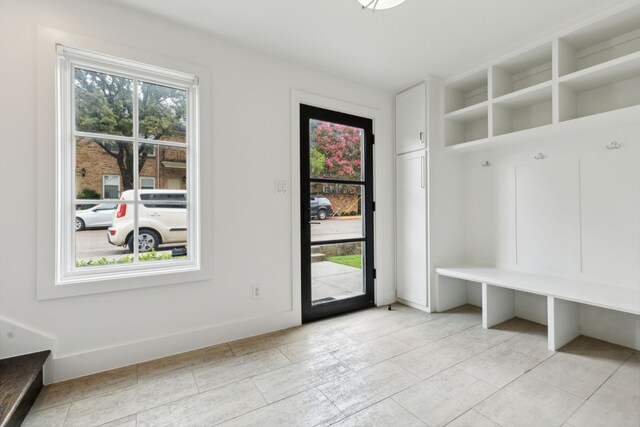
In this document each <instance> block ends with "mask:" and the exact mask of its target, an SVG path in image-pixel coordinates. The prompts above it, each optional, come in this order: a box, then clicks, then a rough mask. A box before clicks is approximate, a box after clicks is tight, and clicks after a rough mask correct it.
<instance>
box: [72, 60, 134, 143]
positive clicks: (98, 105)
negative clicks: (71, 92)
mask: <svg viewBox="0 0 640 427" xmlns="http://www.w3.org/2000/svg"><path fill="white" fill-rule="evenodd" d="M74 88H75V101H76V103H75V109H76V111H75V116H76V130H78V131H83V132H94V133H103V134H109V135H122V136H133V81H132V80H130V79H127V78H124V77H119V76H115V75H112V74H105V73H98V72H95V71H89V70H83V69H81V68H76V69H75V74H74Z"/></svg>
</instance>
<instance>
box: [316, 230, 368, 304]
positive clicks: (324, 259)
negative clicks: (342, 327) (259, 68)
mask: <svg viewBox="0 0 640 427" xmlns="http://www.w3.org/2000/svg"><path fill="white" fill-rule="evenodd" d="M363 248H364V243H361V242H354V243H340V244H333V245H317V246H311V302H312V304H314V305H315V304H323V303H326V302H331V301H335V300H339V299H344V298H350V297H354V296H357V295H362V294H364V293H365V282H364V273H363V271H364V270H363V266H364V255H363V254H364V252H363Z"/></svg>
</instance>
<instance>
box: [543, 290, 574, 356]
mask: <svg viewBox="0 0 640 427" xmlns="http://www.w3.org/2000/svg"><path fill="white" fill-rule="evenodd" d="M547 316H548V318H549V319H548V326H549V333H548V339H549V350H553V351H556V350H558V349H559V348H560V347H562V346H563V345H565V344H567V343H568V342H571V341H573V340H574V339H576V338H577V337H578V336H579V335H580V304H578V303H576V302H573V301H566V300H563V299H558V298H554V297H547Z"/></svg>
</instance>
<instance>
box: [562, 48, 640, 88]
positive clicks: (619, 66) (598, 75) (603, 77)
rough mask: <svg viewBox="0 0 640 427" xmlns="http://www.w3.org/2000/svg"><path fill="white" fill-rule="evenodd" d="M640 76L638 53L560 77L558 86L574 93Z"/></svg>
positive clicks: (639, 56)
mask: <svg viewBox="0 0 640 427" xmlns="http://www.w3.org/2000/svg"><path fill="white" fill-rule="evenodd" d="M638 76H640V52H635V53H632V54H629V55H627V56H623V57H621V58H617V59H614V60H611V61H609V62H605V63H602V64H598V65H595V66H593V67H590V68H586V69H584V70H580V71H576V72H575V73H572V74H569V75H566V76H564V77H560V79H559V82H560V84H562V85H564V86H567V87H569V88H571V89H573V90H576V91H584V90H588V89H593V88H598V87H602V86H605V85H609V84H612V83H616V82H621V81H624V80H628V79H631V78H634V77H638Z"/></svg>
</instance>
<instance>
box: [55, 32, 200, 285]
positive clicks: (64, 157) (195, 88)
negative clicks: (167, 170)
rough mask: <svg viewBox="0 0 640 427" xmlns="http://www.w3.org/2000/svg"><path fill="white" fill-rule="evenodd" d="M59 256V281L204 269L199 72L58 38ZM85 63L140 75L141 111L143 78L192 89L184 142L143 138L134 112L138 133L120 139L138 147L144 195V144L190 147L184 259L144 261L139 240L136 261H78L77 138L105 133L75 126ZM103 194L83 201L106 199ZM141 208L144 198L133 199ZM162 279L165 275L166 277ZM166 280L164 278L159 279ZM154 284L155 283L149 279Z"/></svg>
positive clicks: (135, 77) (89, 66)
mask: <svg viewBox="0 0 640 427" xmlns="http://www.w3.org/2000/svg"><path fill="white" fill-rule="evenodd" d="M56 51H57V60H56V83H57V87H56V128H57V132H56V137H57V138H56V139H57V143H56V192H55V194H56V195H57V196H56V214H57V215H56V236H55V247H56V260H55V285H73V284H83V283H90V282H95V281H104V280H115V279H130V278H136V277H143V276H144V277H147V276H152V275H165V274H167V273H188V272H193V271H199V270H200V269H201V264H200V259H201V256H200V233H199V229H200V220H199V219H200V209H199V179H200V178H199V167H198V165H199V161H198V160H199V158H198V154H199V132H198V130H199V129H198V124H199V109H198V108H199V105H198V95H199V93H198V92H199V79H198V78H197V77H196V76H195V75H191V74H188V73H183V72H179V71H172V70H168V69H165V68H160V67H156V66H152V65H146V64H141V63H139V62H135V61H131V60H127V59H121V58H116V57H113V56H108V55H104V54H99V53H94V52H91V51H88V50H83V49H77V48H73V47H69V46H64V45H60V44H58V45H57V46H56ZM76 67H77V68H83V69H89V70H95V71H98V72H104V73H110V74H115V75H118V76H122V77H126V78H130V79H132V80H133V81H134V96H133V102H134V111H135V112H136V115H137V90H136V89H137V87H138V82H139V81H144V82H148V83H153V84H159V85H164V86H170V87H173V88H176V89H180V90H184V91H185V92H186V93H187V117H188V121H187V140H186V141H185V142H184V143H177V142H175V143H171V142H168V141H154V140H146V139H143V138H140V137H139V135H138V132H137V117H134V126H133V128H134V130H133V136H131V137H121V136H118V137H117V138H114V139H118V140H123V141H130V142H131V143H132V144H133V153H134V162H135V163H134V165H135V167H134V182H135V183H137V185H136V186H135V188H134V194H135V196H134V199H136V200H137V199H138V197H137V192H138V191H139V173H138V168H137V161H138V144H139V143H145V144H153V145H156V146H158V145H162V146H175V147H179V148H182V149H186V151H187V163H188V164H189V168H188V170H187V171H186V172H187V175H186V177H187V207H188V211H187V212H188V218H187V224H188V225H187V229H188V243H187V244H188V248H189V250H188V254H187V258H186V259H184V260H167V261H154V262H140V261H139V260H138V248H137V245H134V248H135V251H134V258H135V261H134V263H130V264H129V263H128V264H115V265H106V266H95V267H93V266H88V267H80V268H76V266H75V260H76V256H75V234H74V233H75V228H74V225H73V223H74V214H73V211H74V210H75V209H74V206H75V204H76V203H77V200H76V199H75V193H74V191H75V167H74V164H75V140H76V137H82V136H84V137H89V138H91V137H96V138H100V137H104V135H102V134H92V133H89V132H78V131H76V129H75V97H74V96H73V94H74V92H73V90H74V84H73V82H74V69H75V68H76ZM103 202H104V201H103V200H95V201H87V200H83V201H82V203H96V204H98V203H103ZM127 203H128V204H131V205H132V207H133V209H134V210H137V206H138V205H139V202H137V203H136V202H135V201H131V202H127ZM134 218H135V221H134V223H135V225H134V230H135V231H134V240H135V241H137V221H138V217H137V214H136V215H135V217H134ZM160 282H162V280H161V281H160ZM159 284H162V283H159ZM145 286H149V285H145Z"/></svg>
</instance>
